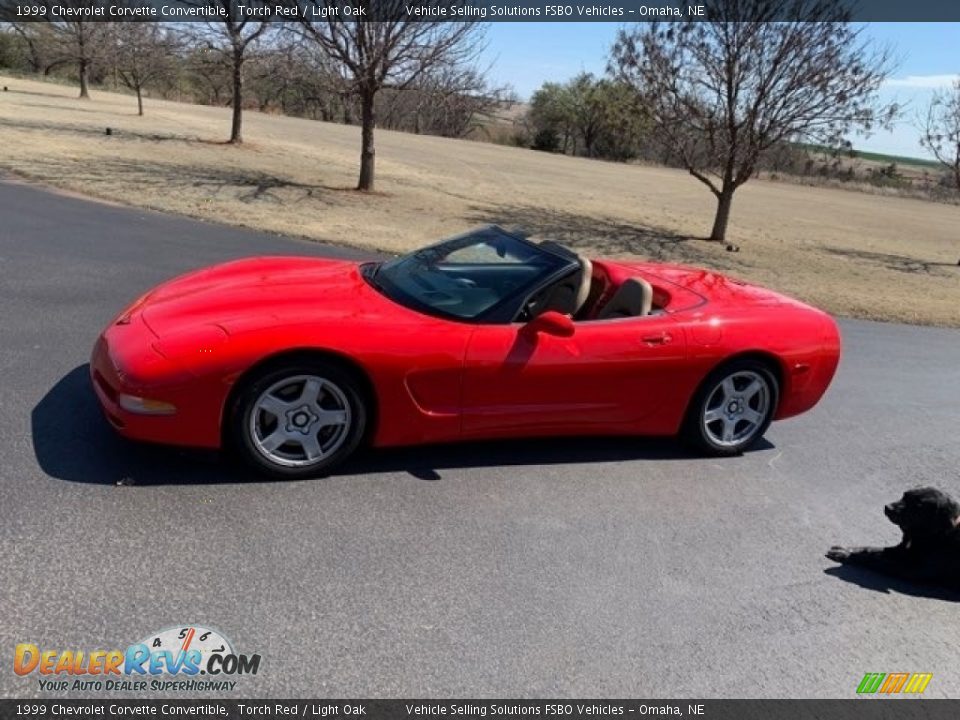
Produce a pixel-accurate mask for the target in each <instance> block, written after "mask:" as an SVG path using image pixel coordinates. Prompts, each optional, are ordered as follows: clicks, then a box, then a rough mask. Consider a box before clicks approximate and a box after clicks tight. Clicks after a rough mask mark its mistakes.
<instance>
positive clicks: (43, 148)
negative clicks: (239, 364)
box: [0, 77, 960, 327]
mask: <svg viewBox="0 0 960 720" xmlns="http://www.w3.org/2000/svg"><path fill="white" fill-rule="evenodd" d="M0 85H7V86H8V87H9V91H8V92H0V132H2V137H3V142H2V143H0V168H2V169H5V170H7V171H9V172H12V173H15V174H17V175H20V176H22V177H25V178H28V179H31V180H34V181H37V182H39V183H43V184H46V185H51V186H56V187H59V188H64V189H67V190H72V191H77V192H82V193H85V194H88V195H91V196H95V197H99V198H104V199H109V200H113V201H118V202H122V203H127V204H131V205H137V206H141V207H148V208H154V209H157V210H164V211H171V212H176V213H182V214H185V215H190V216H194V217H200V218H205V219H209V220H214V221H218V222H225V223H232V224H237V225H244V226H249V227H253V228H259V229H264V230H270V231H275V232H279V233H286V234H293V235H301V236H305V237H309V238H315V239H318V240H324V241H329V242H336V243H344V244H349V245H354V246H361V247H367V248H371V249H380V250H387V251H392V252H399V251H403V250H406V249H409V248H412V247H416V246H418V245H422V244H425V243H427V242H429V241H431V240H434V239H436V238H439V237H441V236H444V235H448V234H452V233H455V232H459V231H462V230H464V229H465V228H467V227H469V226H473V225H477V224H480V223H489V222H497V223H501V224H504V225H519V226H523V227H524V228H526V229H527V230H529V231H535V232H536V233H539V234H541V235H543V236H550V237H554V238H556V239H558V240H561V241H565V242H567V243H569V244H570V245H572V246H574V247H576V248H578V249H581V250H586V251H588V252H590V253H594V254H602V255H607V256H626V255H639V256H643V257H650V258H656V259H662V260H672V261H679V262H684V263H689V264H695V265H703V266H709V267H713V268H717V269H720V270H722V271H726V272H729V273H731V274H734V275H736V276H739V277H742V278H745V279H749V280H753V281H756V282H759V283H762V284H765V285H769V286H771V287H774V288H777V289H779V290H782V291H785V292H787V293H790V294H792V295H795V296H797V297H799V298H801V299H804V300H807V301H809V302H812V303H814V304H816V305H819V306H821V307H823V308H825V309H828V310H830V311H832V312H834V313H837V314H845V315H852V316H857V317H865V318H874V319H885V320H900V321H906V322H914V323H922V324H937V325H950V326H958V327H960V267H958V266H957V265H956V263H957V260H958V259H960V207H958V206H956V205H946V204H938V203H928V202H923V201H920V200H912V199H907V198H898V197H882V196H874V195H865V194H861V193H856V192H845V191H842V190H835V189H830V188H817V187H803V186H797V185H792V184H786V183H775V182H767V181H763V180H754V181H751V182H750V183H748V184H747V185H745V186H744V187H743V188H741V189H740V190H739V191H738V192H737V196H736V198H735V200H734V208H733V217H732V221H731V227H730V233H729V240H730V241H731V242H734V243H736V244H738V245H740V246H741V248H742V250H741V252H739V253H728V252H725V251H724V249H723V248H722V247H720V246H719V245H717V244H715V243H708V242H705V241H703V240H700V239H697V238H699V237H702V236H704V235H705V234H706V233H707V232H708V230H709V227H710V223H711V221H712V218H713V210H714V201H713V197H712V196H711V195H710V194H709V193H708V192H707V191H706V190H705V189H704V188H703V186H702V185H700V183H698V182H697V181H696V180H695V179H693V178H692V177H690V176H689V175H687V174H686V173H684V172H682V171H679V170H673V169H667V168H656V167H642V166H633V165H630V166H628V165H623V164H617V163H607V162H599V161H593V160H587V159H584V158H572V157H565V156H561V155H550V154H545V153H538V152H535V151H532V150H525V149H519V148H512V147H503V146H498V145H492V144H487V143H476V142H466V141H459V140H449V139H444V138H437V137H425V136H415V135H407V134H401V133H394V132H387V131H378V133H377V163H378V178H377V182H378V188H377V192H375V193H373V194H360V193H357V192H355V191H354V190H353V189H352V188H353V186H354V183H355V182H356V173H357V170H358V155H359V129H358V128H356V127H348V126H343V125H332V124H325V123H318V122H313V121H309V120H301V119H296V118H286V117H278V116H273V115H264V114H260V113H256V112H247V113H246V114H245V120H244V122H245V128H244V131H245V137H246V139H247V141H248V142H247V144H245V145H243V146H242V147H233V146H229V145H224V144H222V142H221V141H222V140H223V139H224V138H225V137H226V134H227V131H228V128H229V113H228V110H226V109H224V108H211V107H204V106H195V105H181V104H177V103H172V102H163V101H151V100H148V101H147V102H146V116H145V117H142V118H141V117H138V116H137V115H136V101H135V99H133V98H131V97H129V96H125V95H114V94H110V93H105V92H94V93H93V99H92V100H90V101H83V100H78V99H76V97H75V95H76V90H75V89H74V88H70V87H64V86H61V85H54V84H47V83H41V82H37V81H32V80H24V79H19V78H3V77H0ZM108 126H109V127H111V128H112V129H113V134H112V135H111V136H109V137H108V136H106V135H105V134H104V129H105V128H106V127H108Z"/></svg>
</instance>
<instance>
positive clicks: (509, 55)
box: [487, 22, 960, 157]
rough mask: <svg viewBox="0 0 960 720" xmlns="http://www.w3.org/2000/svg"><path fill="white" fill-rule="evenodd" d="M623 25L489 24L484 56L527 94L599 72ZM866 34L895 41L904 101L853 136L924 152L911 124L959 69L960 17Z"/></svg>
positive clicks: (886, 96) (895, 93)
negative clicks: (884, 127)
mask: <svg viewBox="0 0 960 720" xmlns="http://www.w3.org/2000/svg"><path fill="white" fill-rule="evenodd" d="M619 27H620V25H619V24H618V23H600V22H596V23H531V22H517V23H510V22H497V23H490V25H489V26H488V31H487V40H488V47H487V60H488V62H492V63H493V67H492V71H491V74H492V76H493V77H494V78H495V79H496V80H497V81H498V82H501V83H509V84H511V85H512V86H513V87H514V89H515V90H516V91H517V93H518V94H519V95H520V96H521V97H522V98H524V99H527V98H529V96H530V95H531V94H532V93H533V92H534V91H535V90H536V89H537V88H538V87H539V86H540V85H541V84H542V83H543V82H544V81H547V80H565V79H567V78H569V77H572V76H573V75H576V74H577V73H579V72H580V71H582V70H586V71H587V72H592V73H595V74H601V73H603V72H604V70H605V68H606V62H607V53H608V50H609V48H610V45H611V44H612V43H613V39H614V36H615V35H616V33H617V29H618V28H619ZM864 32H865V33H866V34H867V35H868V36H869V37H870V38H871V39H873V40H875V41H876V42H878V43H881V44H884V45H889V46H891V48H892V50H893V52H894V56H895V57H896V58H897V60H898V66H897V69H896V71H895V72H894V74H893V76H892V78H891V80H890V81H889V82H888V83H887V85H886V86H885V87H884V89H883V91H882V93H881V98H882V99H883V100H884V101H885V102H890V101H896V102H898V103H900V104H902V105H903V104H905V105H906V106H907V110H906V112H905V117H904V119H903V120H902V121H901V122H900V123H899V124H898V126H897V127H896V128H894V130H893V131H892V132H889V133H887V132H883V133H876V134H874V135H873V136H871V137H869V138H852V140H853V143H854V146H855V147H857V148H859V149H861V150H871V151H875V152H883V153H890V154H894V155H910V156H914V157H925V156H926V152H925V151H924V150H923V148H921V147H920V145H919V143H918V141H917V140H918V132H917V130H916V128H915V127H913V125H912V124H913V122H914V121H915V119H916V116H917V114H918V113H919V112H921V111H922V110H923V109H924V108H925V107H926V105H927V103H928V102H929V100H930V96H931V95H932V94H933V92H934V91H935V89H936V88H938V87H941V86H943V85H945V84H948V83H949V82H950V80H951V79H952V78H954V77H956V76H957V74H958V73H960V23H869V24H867V25H866V26H865V27H864Z"/></svg>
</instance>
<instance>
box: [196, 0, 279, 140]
mask: <svg viewBox="0 0 960 720" xmlns="http://www.w3.org/2000/svg"><path fill="white" fill-rule="evenodd" d="M192 4H202V5H204V6H206V5H209V4H213V5H217V6H219V7H220V8H221V9H222V14H221V15H220V18H219V19H217V20H210V21H208V22H206V23H203V24H202V25H201V26H200V28H201V29H200V32H199V38H200V42H201V43H202V44H203V45H204V46H205V47H206V48H207V49H208V50H210V51H213V52H217V53H219V54H220V55H221V56H222V58H223V60H224V62H225V63H226V64H227V65H228V66H229V67H230V69H231V80H232V87H233V101H232V105H233V116H232V120H231V124H230V140H229V142H231V143H233V144H235V145H239V144H240V143H242V142H243V74H244V73H243V70H244V63H245V62H246V60H247V50H248V48H250V46H251V45H252V44H253V43H255V42H256V41H257V40H258V39H259V38H260V36H261V35H263V33H264V32H266V30H267V27H268V26H269V23H270V18H269V17H263V16H261V15H255V14H253V13H254V11H259V10H269V5H270V1H269V0H243V1H241V0H196V2H194V3H192ZM273 4H277V0H274V3H273ZM241 6H243V8H244V10H241Z"/></svg>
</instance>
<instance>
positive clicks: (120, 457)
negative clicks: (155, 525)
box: [30, 365, 773, 485]
mask: <svg viewBox="0 0 960 720" xmlns="http://www.w3.org/2000/svg"><path fill="white" fill-rule="evenodd" d="M30 421H31V436H32V439H33V450H34V454H35V456H36V458H37V462H38V463H39V465H40V467H41V469H42V470H43V471H44V472H45V473H46V474H47V475H49V476H51V477H55V478H59V479H62V480H67V481H70V482H77V483H92V484H101V485H175V484H216V483H238V482H250V481H263V480H264V478H263V477H262V476H259V475H256V474H254V473H252V472H251V471H249V470H247V469H246V468H245V467H242V466H241V465H239V464H238V463H235V462H233V461H232V460H231V459H230V458H228V457H224V456H223V454H221V453H218V452H216V451H209V450H196V449H189V448H176V447H168V446H163V445H151V444H148V443H139V442H133V441H130V440H126V439H124V438H122V437H120V436H119V435H118V434H117V433H116V432H115V431H114V430H113V428H112V427H110V425H109V424H108V423H107V421H106V419H105V418H104V417H103V413H102V411H101V409H100V406H99V404H98V402H97V399H96V396H95V394H94V391H93V387H92V386H91V383H90V369H89V365H81V366H80V367H77V368H75V369H73V370H72V371H70V372H69V373H67V374H66V375H65V376H64V377H63V378H61V379H60V381H59V382H57V384H56V385H54V386H53V388H51V389H50V391H49V392H48V393H47V394H46V395H45V396H44V397H43V398H42V399H41V400H40V402H38V403H37V405H36V406H35V407H34V408H33V411H32V413H31V417H30ZM772 447H773V445H772V444H770V443H769V442H767V441H766V440H761V441H760V442H759V443H757V444H756V445H755V446H754V450H753V451H758V450H765V449H770V448H772ZM696 457H697V456H696V455H694V454H692V453H691V452H690V451H688V450H687V449H686V448H684V447H683V446H682V445H681V444H680V443H678V442H676V441H674V440H671V439H666V438H636V437H627V438H624V437H588V438H553V439H543V440H539V439H537V440H504V441H485V442H469V443H454V444H448V445H433V446H418V447H411V448H395V449H384V450H374V451H371V452H366V453H360V454H358V455H357V456H356V457H354V458H351V459H350V460H348V461H347V462H345V463H344V464H343V465H342V466H341V467H339V468H337V470H336V471H335V472H334V474H335V475H338V476H345V475H358V474H379V473H397V472H405V473H408V474H409V475H411V476H413V477H414V478H417V479H420V480H430V481H435V480H441V479H443V475H442V471H444V470H451V469H461V468H478V467H503V466H543V465H558V464H569V463H603V462H618V461H630V460H692V459H696Z"/></svg>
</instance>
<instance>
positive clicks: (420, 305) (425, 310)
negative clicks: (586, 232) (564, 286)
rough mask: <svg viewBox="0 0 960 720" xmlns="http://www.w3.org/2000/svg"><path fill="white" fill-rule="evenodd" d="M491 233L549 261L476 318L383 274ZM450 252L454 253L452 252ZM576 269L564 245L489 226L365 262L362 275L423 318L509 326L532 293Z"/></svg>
mask: <svg viewBox="0 0 960 720" xmlns="http://www.w3.org/2000/svg"><path fill="white" fill-rule="evenodd" d="M491 232H494V233H497V234H500V235H502V236H503V237H504V238H505V239H509V240H510V241H511V242H518V243H521V244H522V245H524V246H525V247H526V248H527V249H529V250H532V251H534V252H535V253H537V254H538V255H540V256H541V257H543V258H544V259H546V260H547V261H548V262H547V263H545V265H544V269H543V272H541V273H540V274H539V275H537V276H536V277H534V278H533V279H531V280H530V281H529V282H527V283H524V284H522V285H521V286H518V287H517V288H515V289H513V290H512V291H511V292H509V293H508V294H506V295H504V297H502V298H501V299H500V300H498V301H497V302H496V303H494V304H493V305H491V306H490V307H488V308H486V309H485V310H483V311H482V312H480V313H478V314H477V315H475V316H471V317H467V316H463V315H458V314H456V313H451V312H447V311H445V310H444V309H443V308H438V307H435V306H433V305H430V304H429V303H427V302H424V301H423V300H422V299H421V298H418V297H416V296H414V295H411V294H409V293H407V292H405V291H404V289H403V288H402V287H400V286H399V285H397V284H396V283H393V282H392V281H391V279H390V276H389V274H384V273H383V272H382V271H383V270H387V271H389V268H390V266H392V265H394V264H399V263H401V262H403V261H404V260H407V259H409V258H412V257H414V256H416V255H417V254H418V253H429V252H430V251H433V250H435V249H437V248H440V247H442V246H444V245H462V246H463V247H466V246H468V245H469V241H470V240H471V239H472V238H476V237H478V236H480V235H482V234H489V233H491ZM450 252H453V250H451V251H450ZM577 266H578V262H577V255H576V254H575V253H574V252H572V251H571V250H568V249H567V248H565V247H563V246H562V245H558V244H556V243H543V244H540V243H534V242H531V241H530V240H528V239H527V238H525V237H523V236H522V235H517V234H515V233H511V232H508V231H507V230H504V229H503V228H501V227H499V226H498V225H486V226H483V227H480V228H474V229H472V230H469V231H467V232H465V233H462V234H460V235H455V236H453V237H450V238H446V239H444V240H441V241H439V242H437V243H434V244H432V245H427V246H425V247H422V248H418V249H417V250H414V251H413V252H411V253H407V254H406V255H401V256H399V257H397V258H394V259H392V260H388V261H384V262H372V263H365V264H363V265H361V266H360V274H361V276H362V277H363V279H364V280H365V281H366V282H367V284H368V285H370V286H371V287H373V288H374V289H375V290H377V291H378V292H379V293H380V294H381V295H383V296H384V297H385V298H387V299H388V300H390V301H391V302H394V303H396V304H397V305H400V306H402V307H405V308H407V309H408V310H412V311H414V312H417V313H420V314H422V315H429V316H432V317H437V318H441V319H443V320H449V321H452V322H457V323H463V324H468V325H477V324H504V325H506V324H510V323H511V322H513V319H514V317H515V316H516V314H517V312H519V309H520V306H521V305H522V303H523V302H524V300H525V299H526V298H528V297H530V296H531V294H532V293H536V292H537V291H539V290H540V289H541V288H542V287H545V286H546V285H548V284H549V283H551V282H555V281H556V280H558V279H559V278H561V277H563V276H565V275H566V274H567V273H569V272H571V271H572V270H574V269H575V268H576V267H577Z"/></svg>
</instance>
